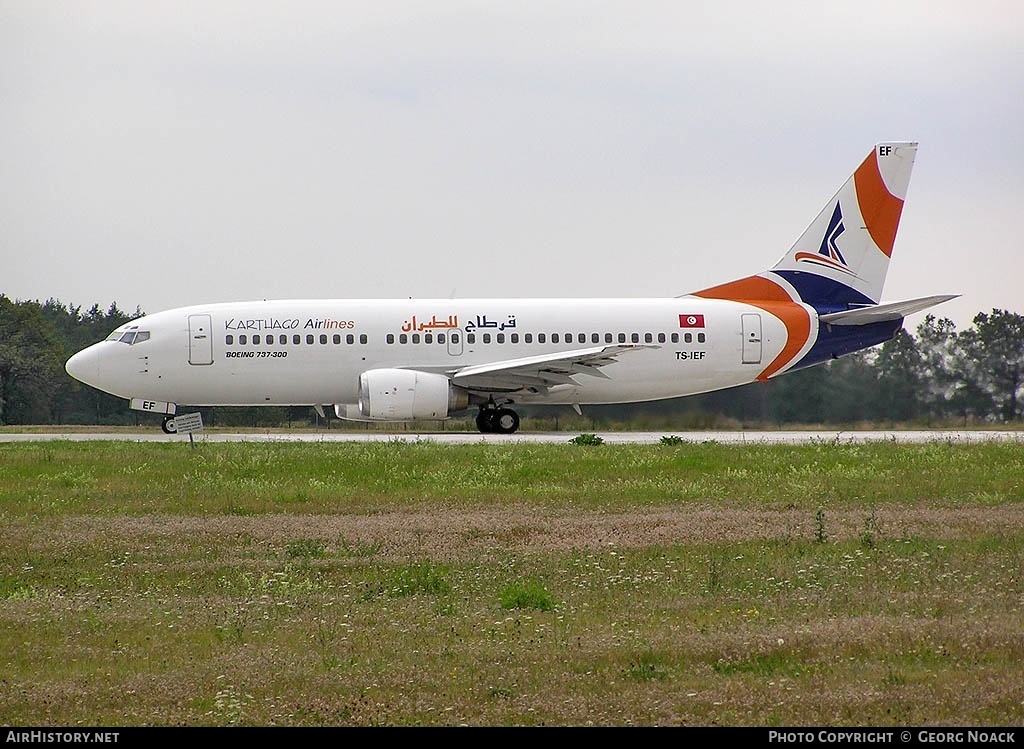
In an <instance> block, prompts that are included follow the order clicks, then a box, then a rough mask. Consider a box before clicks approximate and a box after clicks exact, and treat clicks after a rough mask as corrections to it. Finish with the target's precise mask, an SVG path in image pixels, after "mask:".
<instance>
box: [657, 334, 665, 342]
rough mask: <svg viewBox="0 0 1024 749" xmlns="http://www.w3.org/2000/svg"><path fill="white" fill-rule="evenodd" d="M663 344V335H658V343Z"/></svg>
mask: <svg viewBox="0 0 1024 749" xmlns="http://www.w3.org/2000/svg"><path fill="white" fill-rule="evenodd" d="M664 342H665V334H664V333H658V343H664Z"/></svg>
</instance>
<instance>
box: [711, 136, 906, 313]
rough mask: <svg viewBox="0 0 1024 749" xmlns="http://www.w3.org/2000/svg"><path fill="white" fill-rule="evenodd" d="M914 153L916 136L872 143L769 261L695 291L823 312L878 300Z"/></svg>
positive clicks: (714, 295) (724, 297) (869, 303)
mask: <svg viewBox="0 0 1024 749" xmlns="http://www.w3.org/2000/svg"><path fill="white" fill-rule="evenodd" d="M916 154H917V143H879V144H878V145H876V146H875V147H874V148H873V149H872V151H871V153H870V154H868V156H867V158H866V159H864V161H863V163H861V165H860V166H859V167H857V170H856V171H855V172H854V173H853V174H852V175H851V176H850V178H849V179H848V180H846V182H845V183H844V184H843V186H842V187H841V188H839V191H838V192H837V193H836V194H835V195H834V196H833V197H832V199H831V200H830V201H829V202H828V203H826V204H825V207H824V208H823V209H822V211H821V213H819V214H818V216H817V218H815V219H814V221H812V222H811V225H810V226H808V227H807V229H806V231H804V233H803V234H802V235H801V236H800V238H799V239H798V240H797V241H796V243H795V244H794V245H793V247H792V248H790V250H789V252H787V253H786V254H785V255H784V256H783V258H782V259H781V260H779V262H778V263H776V264H775V265H774V266H773V267H772V268H770V269H769V270H768V271H765V272H764V273H761V274H759V275H757V276H750V277H748V278H744V279H741V280H738V281H732V282H730V283H726V284H722V285H721V286H715V287H712V288H709V289H704V290H703V291H698V292H696V293H695V295H696V296H701V297H709V298H716V299H747V300H755V299H756V300H764V301H769V300H772V301H802V302H805V303H806V304H810V305H811V306H813V307H814V308H816V309H817V310H818V311H819V312H825V313H827V312H838V311H842V310H845V309H852V308H855V307H861V306H864V305H873V304H878V302H879V301H880V300H881V298H882V286H883V285H884V283H885V276H886V273H887V272H888V270H889V258H890V257H891V256H892V249H893V244H894V242H895V240H896V229H897V227H898V226H899V222H900V215H901V214H902V212H903V202H904V199H905V198H906V195H907V187H908V186H909V184H910V172H911V170H912V169H913V166H914V157H915V156H916Z"/></svg>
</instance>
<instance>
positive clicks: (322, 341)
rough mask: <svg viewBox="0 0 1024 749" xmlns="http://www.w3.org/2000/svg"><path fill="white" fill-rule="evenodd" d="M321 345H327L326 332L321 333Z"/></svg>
mask: <svg viewBox="0 0 1024 749" xmlns="http://www.w3.org/2000/svg"><path fill="white" fill-rule="evenodd" d="M320 345H321V346H326V345H327V334H326V333H321V334H320Z"/></svg>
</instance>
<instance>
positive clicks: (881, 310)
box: [818, 294, 960, 325]
mask: <svg viewBox="0 0 1024 749" xmlns="http://www.w3.org/2000/svg"><path fill="white" fill-rule="evenodd" d="M958 296H960V295H959V294H939V295H937V296H926V297H921V298H920V299H908V300H907V301H905V302H890V303H888V304H875V305H872V306H870V307H861V308H859V309H848V310H844V311H843V312H830V313H829V314H827V315H822V316H821V317H819V318H818V320H819V321H821V322H823V323H825V324H827V325H868V324H870V323H874V322H890V321H892V320H899V319H901V318H904V317H906V316H907V315H912V314H914V313H915V312H920V311H921V310H923V309H928V308H929V307H934V306H935V305H936V304H942V303H943V302H948V301H949V300H950V299H956V298H957V297H958Z"/></svg>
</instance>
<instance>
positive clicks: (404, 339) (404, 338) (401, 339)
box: [398, 333, 409, 343]
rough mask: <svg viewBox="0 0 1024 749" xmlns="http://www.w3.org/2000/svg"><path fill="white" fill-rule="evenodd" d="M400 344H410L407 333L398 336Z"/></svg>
mask: <svg viewBox="0 0 1024 749" xmlns="http://www.w3.org/2000/svg"><path fill="white" fill-rule="evenodd" d="M398 342H399V343H408V342H409V336H407V335H406V334H405V333H402V335H400V336H398Z"/></svg>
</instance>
